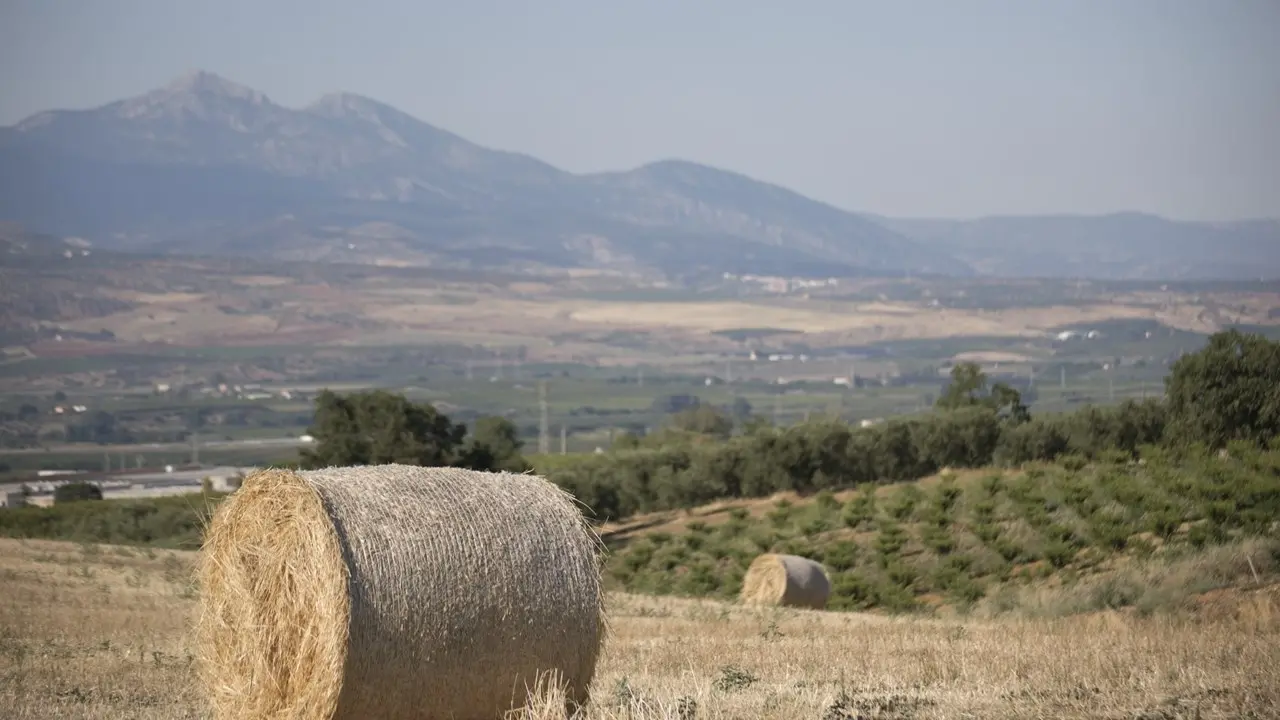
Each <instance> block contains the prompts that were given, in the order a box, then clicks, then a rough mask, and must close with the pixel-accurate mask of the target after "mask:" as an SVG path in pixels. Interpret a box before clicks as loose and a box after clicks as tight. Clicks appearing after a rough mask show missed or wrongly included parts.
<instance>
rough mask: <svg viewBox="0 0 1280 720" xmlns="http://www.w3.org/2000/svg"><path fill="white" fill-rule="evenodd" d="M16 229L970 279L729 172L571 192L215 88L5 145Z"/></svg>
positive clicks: (408, 125) (189, 88)
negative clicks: (944, 275)
mask: <svg viewBox="0 0 1280 720" xmlns="http://www.w3.org/2000/svg"><path fill="white" fill-rule="evenodd" d="M0 219H4V220H10V221H16V222H20V223H22V224H25V225H27V226H29V227H32V228H36V229H39V230H42V231H47V232H51V233H56V234H59V235H76V236H81V237H84V238H87V239H89V240H91V241H93V242H94V243H95V244H97V245H99V246H105V247H113V248H119V249H146V250H155V251H162V252H190V251H193V250H199V251H200V252H216V253H231V254H247V255H257V256H270V257H274V258H280V259H310V260H343V261H351V262H364V263H381V264H414V265H427V264H430V265H446V266H458V267H475V266H484V267H490V268H492V267H531V266H533V267H536V266H553V267H596V268H610V269H617V270H626V271H631V272H649V273H652V272H659V273H667V274H670V273H677V274H678V273H688V272H698V271H703V272H714V273H717V274H718V273H720V272H722V271H731V272H757V273H760V272H768V273H774V274H808V275H828V274H832V273H840V272H843V273H853V272H860V271H861V272H889V273H901V272H904V271H908V272H912V273H923V272H945V273H951V274H967V273H968V271H969V270H968V267H967V265H965V264H964V263H962V262H959V261H956V260H955V259H954V258H952V257H951V256H949V255H948V254H947V253H945V252H938V251H936V250H930V249H928V248H925V247H923V246H921V245H918V244H916V243H914V242H912V241H910V240H908V239H906V238H904V237H902V236H901V235H899V234H897V233H895V232H893V231H891V230H887V229H885V228H883V227H881V226H880V225H878V224H876V223H873V222H870V221H869V220H866V219H864V218H862V217H859V216H857V215H854V214H852V213H848V212H844V211H841V210H838V209H836V208H833V207H831V206H829V205H825V204H823V203H819V202H816V201H813V200H810V199H808V198H805V197H802V196H800V195H797V194H795V193H792V192H790V191H787V190H784V189H782V188H778V187H775V186H771V185H767V184H765V183H760V182H757V181H755V180H751V179H749V178H746V177H743V176H740V175H735V174H733V173H728V172H724V171H720V170H715V169H712V168H708V167H704V166H699V165H695V164H692V163H683V162H679V163H677V162H663V163H656V164H653V165H648V166H645V167H642V168H639V169H637V170H634V171H631V172H627V173H612V174H603V175H573V174H570V173H567V172H564V171H562V170H559V169H557V168H554V167H552V166H550V165H548V164H546V163H544V162H542V161H539V160H537V159H534V158H531V157H528V156H526V155H520V154H516V153H509V152H501V151H497V150H492V149H488V148H483V147H480V146H478V145H475V144H474V143H471V142H469V141H467V140H465V139H464V138H462V137H459V136H458V135H455V134H453V133H450V132H447V131H445V130H441V129H439V128H436V127H433V126H431V125H428V124H427V123H424V122H422V121H420V120H418V119H416V118H413V117H410V116H409V115H406V114H405V113H402V112H400V111H398V110H396V109H395V108H392V107H389V106H387V105H384V104H382V103H379V102H376V101H374V100H370V99H368V98H364V97H360V96H357V95H351V94H345V93H339V94H333V95H328V96H325V97H323V98H321V99H319V100H318V101H316V102H315V103H313V104H311V105H308V106H306V107H303V108H297V109H294V108H286V107H283V106H280V105H277V104H275V103H273V102H272V101H271V100H270V99H269V98H268V97H266V96H265V95H263V94H262V93H260V92H257V91H255V90H252V89H250V88H247V87H243V86H240V85H237V84H235V83H232V82H230V81H228V80H226V79H223V78H220V77H217V76H215V75H212V74H209V73H203V72H197V73H192V74H190V75H186V76H183V77H181V78H179V79H177V80H175V81H174V82H173V83H171V84H169V85H167V86H165V87H163V88H159V89H157V90H154V91H151V92H149V93H146V94H144V95H142V96H139V97H134V98H127V99H124V100H120V101H117V102H114V103H110V104H108V105H105V106H102V107H98V108H93V109H89V110H75V111H69V110H55V111H49V112H43V113H39V114H37V115H35V116H32V117H30V118H27V119H26V120H23V121H22V122H20V123H18V124H17V125H15V126H13V127H10V128H4V129H0Z"/></svg>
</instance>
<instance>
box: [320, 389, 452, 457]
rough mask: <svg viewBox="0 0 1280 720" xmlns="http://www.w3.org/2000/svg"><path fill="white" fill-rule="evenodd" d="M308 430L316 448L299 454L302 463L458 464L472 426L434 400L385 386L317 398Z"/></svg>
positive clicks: (323, 394)
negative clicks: (415, 398) (416, 398)
mask: <svg viewBox="0 0 1280 720" xmlns="http://www.w3.org/2000/svg"><path fill="white" fill-rule="evenodd" d="M315 402H316V414H315V420H314V422H313V424H312V426H311V427H310V428H309V429H308V433H309V434H310V435H312V436H313V437H314V438H315V446H314V447H313V448H304V449H303V450H302V451H301V453H300V463H299V464H300V465H301V466H302V467H303V468H322V467H330V466H344V465H380V464H385V463H403V464H407V465H423V466H436V467H438V466H443V465H453V464H455V463H456V462H457V461H458V460H460V459H461V457H460V455H461V451H462V449H463V448H462V443H463V439H464V438H465V436H466V433H467V428H466V426H465V425H463V424H461V423H454V422H451V421H450V420H449V418H448V417H447V416H445V415H444V414H443V413H440V412H439V411H437V410H436V409H435V408H434V407H432V406H431V405H429V404H425V403H424V404H418V403H413V402H410V401H409V400H408V399H406V398H405V397H404V396H402V395H394V394H392V393H389V392H386V391H384V390H374V391H369V392H361V393H353V394H350V395H345V396H343V395H338V394H336V393H334V392H332V391H329V390H325V391H323V392H321V393H320V394H319V395H318V396H317V397H316V401H315Z"/></svg>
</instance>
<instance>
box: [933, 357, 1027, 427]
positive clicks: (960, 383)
mask: <svg viewBox="0 0 1280 720" xmlns="http://www.w3.org/2000/svg"><path fill="white" fill-rule="evenodd" d="M934 407H936V408H938V409H939V410H959V409H961V408H967V407H987V408H991V409H992V410H995V411H996V412H997V413H1001V414H1002V415H1005V416H1006V417H1008V418H1009V419H1010V420H1012V421H1013V422H1015V423H1022V422H1026V421H1027V420H1029V419H1031V414H1030V413H1029V412H1028V411H1027V406H1026V405H1023V404H1022V394H1021V393H1019V392H1018V391H1017V390H1015V389H1014V388H1012V387H1010V386H1008V385H1006V384H1005V383H1002V382H997V383H992V384H991V385H990V387H989V388H988V385H987V375H986V373H984V372H982V368H981V367H979V366H978V364H977V363H974V362H962V363H957V364H956V365H955V367H953V368H951V382H950V383H948V384H947V386H946V388H944V389H943V392H942V395H941V396H940V397H939V398H938V399H937V401H936V402H935V403H934Z"/></svg>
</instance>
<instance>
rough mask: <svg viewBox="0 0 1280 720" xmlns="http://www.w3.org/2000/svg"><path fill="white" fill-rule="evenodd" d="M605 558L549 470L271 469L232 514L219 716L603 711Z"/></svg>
mask: <svg viewBox="0 0 1280 720" xmlns="http://www.w3.org/2000/svg"><path fill="white" fill-rule="evenodd" d="M602 548H603V546H602V545H601V543H600V541H599V539H598V538H597V537H596V535H595V534H594V532H592V530H591V529H590V527H589V526H588V525H587V523H586V520H585V519H584V518H583V516H582V513H581V512H580V511H579V510H578V508H577V507H576V506H575V505H574V501H573V498H572V497H571V496H569V495H568V494H567V493H565V492H563V491H561V490H560V489H559V488H557V487H556V486H555V485H553V484H551V483H550V482H547V481H546V480H544V479H542V478H540V477H538V476H536V475H526V474H513V473H486V472H476V471H471V470H463V469H458V468H425V467H415V466H406V465H380V466H366V467H350V468H328V469H324V470H314V471H304V472H295V471H289V470H262V471H259V472H256V473H254V474H252V475H250V476H249V477H248V478H247V479H245V481H244V484H243V485H242V486H241V488H240V489H239V490H238V491H236V493H235V494H233V495H232V496H231V497H229V498H227V499H226V500H225V501H224V502H223V503H222V505H221V506H220V507H219V508H218V510H217V512H216V513H215V514H214V516H213V518H212V520H211V521H210V523H209V526H208V528H207V530H206V534H205V543H204V548H203V552H202V555H201V559H200V565H199V569H198V579H199V583H200V586H201V595H200V614H199V617H198V619H197V622H196V640H197V645H198V650H199V654H200V675H201V679H202V681H203V683H204V685H205V687H206V689H207V692H208V695H209V699H210V702H211V704H212V707H213V710H214V714H215V716H217V717H219V718H268V717H271V718H303V717H305V718H340V719H343V720H345V719H349V718H373V717H376V718H455V719H456V720H466V719H469V718H485V719H486V720H487V719H489V718H498V717H501V716H502V714H503V712H504V711H506V710H509V709H511V708H513V707H520V706H521V705H523V704H524V703H525V702H526V700H527V694H526V692H527V690H528V689H531V688H534V687H535V686H536V685H537V684H538V681H539V676H543V680H545V679H546V677H545V675H543V674H544V673H556V674H558V680H559V682H561V683H563V684H564V686H565V690H566V696H567V699H568V702H569V703H570V704H581V703H583V702H585V701H586V699H587V695H588V690H589V686H590V682H591V679H592V676H593V675H594V673H595V666H596V659H597V657H598V655H599V652H600V646H601V643H602V642H603V639H604V633H605V624H604V614H603V605H602V602H603V594H602V590H601V586H600V555H599V553H600V551H601V550H602Z"/></svg>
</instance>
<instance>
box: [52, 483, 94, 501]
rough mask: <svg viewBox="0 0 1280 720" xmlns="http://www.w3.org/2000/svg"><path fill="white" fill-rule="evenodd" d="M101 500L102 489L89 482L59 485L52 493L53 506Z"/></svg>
mask: <svg viewBox="0 0 1280 720" xmlns="http://www.w3.org/2000/svg"><path fill="white" fill-rule="evenodd" d="M101 499H102V488H100V487H98V486H97V485H94V484H93V483H89V482H69V483H66V484H64V485H59V486H58V487H56V488H54V491H53V502H54V503H55V504H59V503H69V502H80V501H83V500H101Z"/></svg>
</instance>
